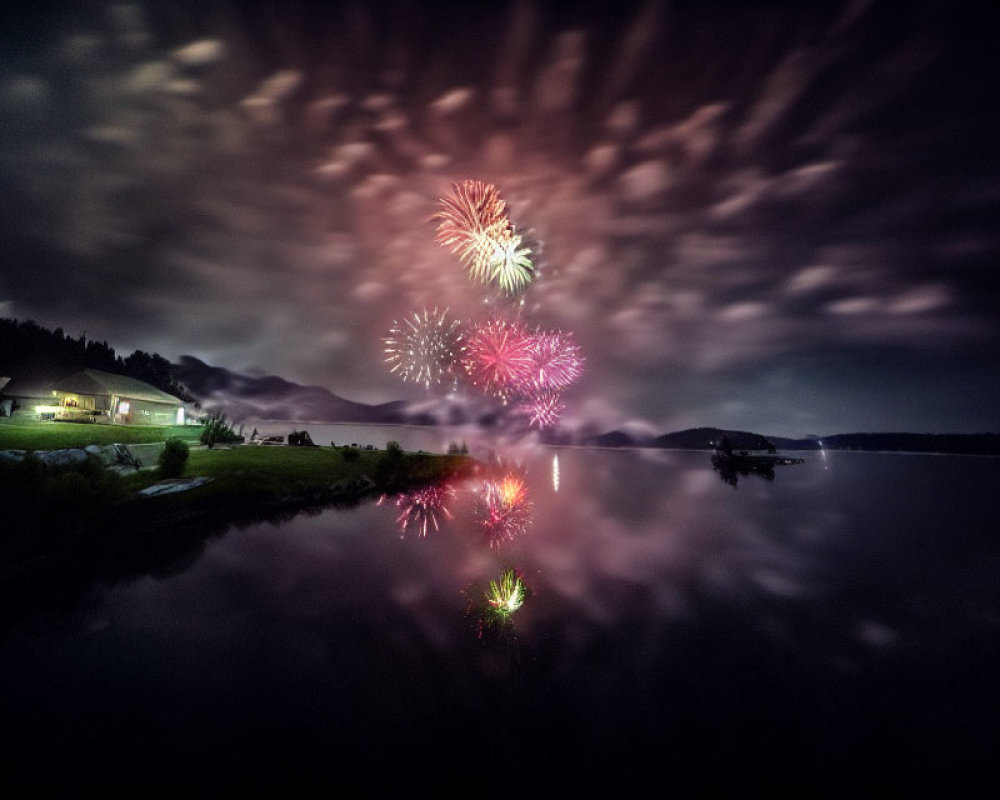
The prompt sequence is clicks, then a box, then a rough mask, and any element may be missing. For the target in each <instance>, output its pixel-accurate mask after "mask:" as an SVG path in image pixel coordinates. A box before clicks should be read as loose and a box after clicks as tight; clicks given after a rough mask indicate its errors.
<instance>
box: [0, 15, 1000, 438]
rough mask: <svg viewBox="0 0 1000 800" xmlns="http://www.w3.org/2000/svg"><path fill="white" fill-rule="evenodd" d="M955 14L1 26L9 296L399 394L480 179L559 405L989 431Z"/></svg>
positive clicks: (17, 311)
mask: <svg viewBox="0 0 1000 800" xmlns="http://www.w3.org/2000/svg"><path fill="white" fill-rule="evenodd" d="M978 13H979V12H978V11H977V6H976V5H975V4H972V3H967V4H966V3H958V4H955V3H943V2H927V3H923V4H911V5H908V6H907V7H905V8H900V7H898V6H896V5H894V4H879V3H839V2H829V3H820V4H809V6H808V9H806V8H797V7H796V6H794V5H792V4H783V3H764V2H761V3H725V2H715V3H688V2H681V3H660V2H655V0H652V1H651V2H642V3H629V2H626V3H615V4H611V3H591V4H584V5H581V4H561V3H557V4H549V3H531V2H513V3H510V4H492V5H490V6H488V7H485V10H484V9H480V8H479V7H478V6H476V5H475V4H457V3H456V4H451V3H434V4H430V5H427V4H420V3H406V2H401V3H388V2H387V3H333V4H321V3H315V4H312V3H304V4H285V5H278V4H271V3H253V4H250V3H199V4H186V3H178V4H159V3H147V4H143V3H110V4H107V5H104V4H93V5H87V6H85V7H84V6H80V5H77V4H73V3H65V4H59V3H50V4H48V5H43V6H42V7H40V8H39V9H38V10H37V11H36V12H35V13H34V14H33V15H20V16H19V15H18V14H15V13H14V12H12V11H7V12H5V15H6V16H7V17H8V22H9V24H8V25H6V26H5V31H6V32H5V34H4V42H5V44H7V45H9V46H8V47H7V48H6V49H5V51H4V53H5V55H4V59H3V61H2V62H0V108H2V113H3V116H4V119H5V120H7V124H5V125H4V126H2V128H0V145H2V153H3V154H2V155H0V168H2V169H3V175H4V185H5V191H4V193H3V194H4V196H3V200H2V203H3V205H2V207H0V210H2V217H3V222H2V223H0V224H2V228H0V232H2V236H3V243H4V253H5V260H4V263H3V266H2V273H0V309H3V313H4V315H7V316H17V317H19V318H34V319H36V320H37V321H39V322H40V323H41V324H47V325H50V326H52V327H55V326H60V327H63V328H64V329H66V330H67V331H69V332H70V333H72V334H74V335H75V334H77V333H79V332H82V331H84V330H85V331H86V332H87V334H88V335H89V336H91V337H95V338H98V339H107V340H108V341H109V342H110V343H112V344H113V345H114V346H116V347H118V348H119V349H120V350H123V351H127V350H129V349H131V348H142V349H145V350H151V351H156V352H160V353H161V354H163V355H165V356H167V357H168V358H173V359H176V358H179V357H180V356H181V355H182V354H192V355H195V356H197V357H199V358H201V359H203V360H205V361H206V362H208V363H217V364H220V365H223V366H227V367H230V368H232V369H235V370H249V369H251V368H258V369H261V370H263V371H265V372H267V373H277V374H280V375H283V376H284V377H287V378H288V379H290V380H295V381H299V382H302V383H308V384H319V385H324V386H327V387H329V388H330V389H331V390H333V391H335V392H337V393H338V394H340V395H342V396H345V397H348V398H351V399H354V400H362V401H368V402H376V401H386V400H393V399H418V398H417V397H416V396H414V395H413V394H412V392H413V391H414V390H413V389H412V387H410V386H404V385H401V384H399V383H398V382H397V381H395V380H394V377H395V376H392V375H390V374H389V373H388V371H387V370H385V369H382V364H381V363H380V362H381V341H380V338H381V337H382V336H383V335H384V334H385V332H386V331H387V330H388V328H389V326H390V325H391V323H392V321H393V320H394V319H395V318H398V317H399V316H402V315H404V314H406V313H409V312H411V311H413V310H419V309H420V308H422V307H428V308H432V307H438V308H445V307H448V308H450V309H451V310H452V311H453V312H454V313H455V314H456V315H463V316H475V315H479V314H482V313H484V311H485V310H486V307H485V306H484V305H483V300H484V295H483V293H482V292H480V291H478V290H477V289H476V287H474V286H473V285H472V284H470V283H469V282H468V281H467V280H466V279H465V276H464V275H463V274H462V271H461V267H460V266H459V265H458V263H457V261H456V260H455V259H454V258H453V257H451V255H450V254H449V253H447V252H446V251H444V250H443V249H442V248H441V247H439V246H438V245H437V244H436V243H435V242H434V238H433V226H432V225H430V223H428V218H429V217H430V215H431V214H433V213H434V211H435V210H436V208H437V201H438V198H439V197H441V196H442V195H444V194H445V193H446V192H447V191H448V190H449V186H450V184H451V183H452V182H455V181H458V180H462V179H465V178H469V177H475V178H480V179H483V180H487V181H491V182H494V183H496V184H497V185H498V186H499V187H500V189H501V192H502V194H503V196H504V197H505V199H506V200H507V201H508V204H509V209H510V214H511V218H512V220H513V221H514V223H515V225H516V226H517V228H518V231H519V232H521V233H523V234H524V236H525V237H526V241H527V242H528V243H530V244H531V245H532V252H533V254H534V255H535V257H536V263H537V267H538V279H537V281H536V282H535V283H534V284H533V285H532V286H531V287H530V288H529V290H528V292H527V293H526V295H525V298H524V299H525V305H524V307H523V309H522V313H523V314H524V315H525V316H527V317H529V318H531V319H532V320H533V321H537V322H538V323H539V324H544V325H546V326H549V327H560V328H565V329H569V330H573V331H574V332H575V333H576V338H577V340H578V342H579V343H580V345H581V346H582V348H583V350H584V352H585V353H586V356H587V374H586V376H585V378H584V380H583V381H581V383H580V384H579V385H578V386H577V387H575V388H574V389H573V391H572V393H571V394H570V395H568V396H567V397H566V400H567V404H568V406H569V409H568V414H569V415H570V417H571V418H573V417H574V416H579V415H583V414H601V415H604V421H606V422H607V423H608V424H612V423H613V422H620V421H628V420H636V419H637V418H642V419H646V420H655V421H657V422H659V421H663V422H664V424H673V423H678V424H679V423H682V422H687V423H690V424H692V425H697V424H707V425H721V426H727V427H729V426H731V427H741V428H749V429H758V430H765V429H766V432H768V433H773V434H775V435H800V434H804V433H816V432H818V433H827V432H835V431H838V430H846V429H850V430H869V429H886V428H912V427H914V426H916V427H918V428H920V429H927V430H941V431H962V430H979V429H987V428H989V429H996V428H997V427H998V423H1000V413H998V412H1000V408H998V407H997V402H996V399H995V398H996V397H997V394H996V393H995V392H994V393H993V395H992V399H990V396H989V395H987V394H984V392H986V390H988V389H989V388H990V387H991V386H995V385H996V380H997V373H998V369H997V367H996V366H995V365H994V361H995V359H991V357H990V353H992V352H995V348H996V345H997V343H998V342H997V338H998V337H997V333H998V328H997V315H996V309H997V301H998V299H1000V298H998V284H997V281H996V278H995V276H994V275H993V272H992V266H993V262H994V261H995V256H996V253H997V250H998V247H997V245H998V241H997V234H996V232H995V231H996V230H997V225H996V222H997V210H998V207H1000V170H998V166H1000V164H998V158H1000V157H998V155H997V151H996V148H995V147H994V142H995V138H996V132H997V130H998V124H997V123H998V121H1000V120H998V112H997V110H996V109H997V105H996V103H995V100H996V98H995V90H993V89H992V88H991V84H990V82H989V81H988V80H986V79H985V76H986V75H988V74H989V69H988V67H989V66H990V65H991V63H992V59H993V56H992V52H991V49H990V46H989V42H988V35H987V33H986V30H987V29H986V28H985V26H984V22H985V20H983V19H982V18H981V17H979V16H978ZM494 302H496V301H495V299H494ZM817 353H823V354H824V356H823V357H819V356H818V355H816V354H817ZM980 356H982V360H977V359H979V357H980ZM843 365H850V368H847V367H845V366H843ZM904 365H905V368H904ZM886 376H892V380H889V379H888V378H887V377H886ZM901 386H902V387H905V389H906V395H905V396H906V402H903V403H901V402H899V391H898V388H897V387H901ZM789 387H792V388H789Z"/></svg>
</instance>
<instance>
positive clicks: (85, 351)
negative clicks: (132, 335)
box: [0, 319, 196, 403]
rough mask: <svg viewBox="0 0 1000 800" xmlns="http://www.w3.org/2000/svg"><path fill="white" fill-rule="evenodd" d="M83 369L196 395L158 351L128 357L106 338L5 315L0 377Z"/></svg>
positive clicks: (0, 324) (0, 326)
mask: <svg viewBox="0 0 1000 800" xmlns="http://www.w3.org/2000/svg"><path fill="white" fill-rule="evenodd" d="M83 369H99V370H103V371H104V372H111V373H114V374H117V375H126V376H128V377H130V378H135V379H136V380H140V381H145V382H146V383H148V384H150V385H151V386H155V387H156V388H157V389H161V390H162V391H164V392H167V393H168V394H172V395H174V396H175V397H179V398H180V399H181V400H184V401H185V402H188V403H196V399H195V398H194V397H193V396H192V395H191V394H190V393H189V392H188V390H187V388H186V387H185V386H184V385H183V384H182V383H180V381H178V380H177V379H176V378H175V377H174V374H173V365H171V363H170V362H169V361H168V360H167V359H165V358H164V357H163V356H161V355H159V354H158V353H146V352H144V351H142V350H136V351H134V352H133V353H132V354H131V355H128V356H125V357H124V358H123V357H122V356H120V355H116V354H115V349H114V348H113V347H111V346H110V345H109V344H108V343H107V342H106V341H101V342H98V341H96V340H94V339H87V337H86V334H80V336H79V337H78V338H76V339H74V338H73V337H72V336H68V335H66V334H65V333H64V332H63V329H62V328H56V329H55V330H49V329H48V328H44V327H42V326H41V325H39V324H37V323H36V322H34V321H33V320H26V321H24V322H18V321H17V320H16V319H0V375H4V376H7V377H10V378H16V379H22V380H38V379H58V378H61V377H64V376H66V375H70V374H72V373H74V372H78V371H80V370H83Z"/></svg>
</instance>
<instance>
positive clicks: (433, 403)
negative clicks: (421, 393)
mask: <svg viewBox="0 0 1000 800" xmlns="http://www.w3.org/2000/svg"><path fill="white" fill-rule="evenodd" d="M171 366H172V372H173V375H174V377H175V378H176V379H177V380H178V381H180V382H181V383H183V384H184V386H185V387H187V389H188V391H189V392H190V393H191V394H192V395H194V396H195V397H196V398H197V400H198V401H199V403H200V404H201V406H202V407H203V408H205V409H206V410H210V411H212V410H221V411H223V412H224V413H225V414H226V415H227V416H228V417H229V418H230V419H232V420H234V421H240V420H242V419H262V420H263V419H266V420H275V421H283V420H287V421H289V422H291V421H295V422H304V421H309V422H369V423H387V424H410V425H439V424H444V425H448V424H453V425H460V424H464V423H468V422H475V423H476V424H479V425H481V426H483V427H485V428H502V427H504V426H505V425H507V424H509V423H510V420H508V419H506V418H505V417H504V416H503V414H502V413H501V412H498V411H496V409H492V410H491V409H490V408H489V407H487V406H482V405H476V404H475V403H471V402H470V403H466V402H462V401H460V400H456V399H455V398H448V399H444V398H442V399H439V400H428V401H425V402H422V403H407V402H404V401H393V402H389V403H382V404H379V405H368V404H365V403H357V402H354V401H351V400H346V399H344V398H343V397H340V396H338V395H336V394H334V393H333V392H331V391H329V390H328V389H324V388H322V387H320V386H303V385H301V384H298V383H293V382H292V381H288V380H285V379H284V378H281V377H279V376H277V375H264V376H260V377H254V376H249V375H242V374H240V373H237V372H233V371H231V370H228V369H225V368H223V367H213V366H210V365H208V364H206V363H204V362H203V361H201V360H199V359H197V358H195V357H194V356H181V359H180V363H178V364H173V365H171ZM539 435H540V440H541V441H543V442H545V443H547V444H558V445H576V446H583V447H650V448H660V449H673V450H714V449H715V448H716V447H717V446H720V445H721V443H722V441H723V439H724V438H728V439H729V443H730V444H731V446H732V449H733V450H736V451H739V450H750V451H763V450H770V449H771V448H772V447H773V448H774V449H776V450H812V451H818V450H820V449H826V450H866V451H874V450H878V451H891V452H921V453H956V454H970V455H1000V434H995V433H973V434H930V433H840V434H834V435H831V436H822V437H820V436H807V437H805V438H803V439H790V438H785V437H779V436H765V435H763V434H760V433H754V432H751V431H738V430H729V429H726V428H712V427H702V428H688V429H686V430H681V431H673V432H669V433H663V434H661V435H659V436H655V437H649V436H641V435H636V434H630V433H626V432H625V431H622V430H617V429H615V430H610V431H604V432H601V431H600V428H599V427H597V426H596V425H595V424H594V423H588V424H587V425H585V426H584V427H583V428H582V429H580V430H578V431H577V432H575V433H572V432H570V431H566V430H561V429H559V428H558V427H557V428H552V429H546V430H544V431H540V432H539Z"/></svg>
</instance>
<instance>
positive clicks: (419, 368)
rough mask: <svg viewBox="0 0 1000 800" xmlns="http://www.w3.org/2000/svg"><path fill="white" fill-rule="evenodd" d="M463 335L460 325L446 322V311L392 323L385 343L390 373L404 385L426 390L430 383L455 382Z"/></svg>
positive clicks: (417, 315)
mask: <svg viewBox="0 0 1000 800" xmlns="http://www.w3.org/2000/svg"><path fill="white" fill-rule="evenodd" d="M464 339H465V334H464V333H463V331H462V325H461V322H459V321H458V320H451V321H450V322H449V321H448V318H447V310H445V311H443V312H441V313H440V314H438V310H437V309H436V308H435V309H434V311H433V312H430V313H429V312H428V311H427V309H424V312H423V314H422V315H421V314H417V313H414V314H413V317H412V318H409V317H407V318H405V319H404V320H403V324H402V325H401V324H400V323H398V322H394V323H393V326H392V328H391V329H390V331H389V335H388V336H387V337H385V338H384V339H383V341H384V343H385V352H386V354H387V355H386V358H385V361H386V363H387V364H390V365H391V367H390V370H389V371H390V372H395V373H397V374H399V375H400V376H401V377H402V378H403V380H404V381H409V380H412V381H414V382H415V383H422V384H424V387H425V388H430V385H431V384H432V383H442V382H443V381H447V380H450V381H451V382H452V383H453V384H454V383H456V382H457V380H458V366H459V364H460V358H461V355H462V353H463V351H464V349H465V348H464V344H463V342H464Z"/></svg>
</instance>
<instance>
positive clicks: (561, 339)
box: [531, 331, 583, 390]
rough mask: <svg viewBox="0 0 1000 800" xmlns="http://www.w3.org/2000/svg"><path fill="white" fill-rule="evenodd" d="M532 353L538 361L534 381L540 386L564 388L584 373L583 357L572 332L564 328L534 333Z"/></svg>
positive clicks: (540, 387) (535, 360)
mask: <svg viewBox="0 0 1000 800" xmlns="http://www.w3.org/2000/svg"><path fill="white" fill-rule="evenodd" d="M531 356H532V358H533V359H534V362H535V374H534V377H533V383H534V384H535V386H536V387H538V388H539V389H555V390H562V389H565V388H566V387H568V386H571V385H572V384H574V383H576V381H577V380H579V378H580V375H582V374H583V358H582V357H581V355H580V348H579V347H578V346H577V345H576V344H575V343H574V342H573V337H572V335H571V334H568V333H563V332H562V331H543V332H539V333H536V334H534V335H533V336H532V337H531Z"/></svg>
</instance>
